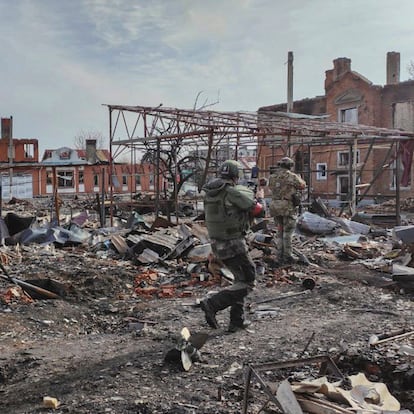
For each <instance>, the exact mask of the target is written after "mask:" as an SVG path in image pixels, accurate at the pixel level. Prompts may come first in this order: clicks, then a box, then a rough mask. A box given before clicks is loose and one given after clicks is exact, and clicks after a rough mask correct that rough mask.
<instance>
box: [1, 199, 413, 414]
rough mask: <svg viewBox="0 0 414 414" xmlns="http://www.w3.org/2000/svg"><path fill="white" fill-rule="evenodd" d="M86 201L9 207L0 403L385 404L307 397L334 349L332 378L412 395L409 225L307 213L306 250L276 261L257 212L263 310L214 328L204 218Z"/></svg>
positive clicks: (33, 408)
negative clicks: (104, 210)
mask: <svg viewBox="0 0 414 414" xmlns="http://www.w3.org/2000/svg"><path fill="white" fill-rule="evenodd" d="M36 203H38V204H39V205H36ZM82 203H83V202H81V201H79V204H76V203H75V202H74V203H73V204H72V208H71V210H70V211H69V212H68V214H63V213H62V216H61V217H59V220H56V219H51V218H50V215H49V213H50V211H49V207H48V205H47V202H46V201H45V200H40V201H39V200H37V201H33V203H31V204H26V203H24V204H23V203H22V204H20V203H19V202H18V200H15V201H14V203H13V204H11V205H8V206H7V209H6V210H3V216H2V218H1V219H0V233H1V239H2V246H1V247H0V263H1V266H2V269H1V273H2V280H1V281H0V311H1V313H2V318H1V321H0V339H1V341H0V353H1V357H0V392H1V394H2V401H1V402H0V411H1V412H8V413H10V414H13V413H21V412H25V413H35V412H41V410H45V409H48V410H49V409H52V410H54V412H57V413H65V412H69V413H70V412H76V413H89V414H90V413H102V412H107V413H111V412H112V413H120V412H122V413H129V412H131V413H195V412H197V413H203V412H205V413H211V412H215V413H230V412H243V410H245V409H246V410H247V409H248V410H249V411H246V412H257V411H258V410H260V409H261V408H263V406H264V405H265V407H264V408H263V412H269V413H271V412H276V411H279V412H280V411H282V412H291V408H292V407H291V406H290V405H289V404H293V406H294V407H295V410H296V411H295V412H300V411H298V410H299V409H300V410H302V411H304V412H315V413H320V412H327V411H326V409H330V410H332V411H331V412H341V413H344V412H347V413H348V412H354V411H353V410H355V409H368V410H370V412H381V411H383V410H384V409H385V408H384V406H381V405H380V408H377V407H372V406H370V407H368V408H367V407H366V406H363V405H360V406H357V405H356V404H358V402H356V403H355V401H354V400H353V399H352V398H353V397H352V398H351V397H349V398H351V400H350V401H351V403H349V404H350V405H349V406H348V407H347V406H346V405H343V401H341V402H338V401H337V400H336V401H327V399H328V396H327V395H325V396H323V397H322V396H321V394H320V392H319V391H317V392H316V394H315V393H314V394H313V395H308V394H306V395H305V394H304V392H303V387H305V388H306V387H308V388H307V389H309V387H313V388H315V384H314V383H313V382H312V381H315V380H316V381H319V383H318V386H319V387H321V383H320V381H322V380H321V378H322V377H323V375H322V374H321V373H320V370H319V369H318V370H317V371H313V370H312V369H310V366H309V359H312V358H322V359H324V358H329V361H332V363H333V364H334V365H335V367H336V369H337V370H338V372H340V374H341V376H342V377H343V378H342V377H341V378H339V379H338V378H332V379H330V380H329V381H328V382H330V383H334V382H335V381H339V380H341V381H342V382H341V383H340V384H339V383H338V384H336V385H335V386H337V387H342V385H343V384H346V381H348V380H349V378H351V379H352V378H355V381H357V383H355V384H356V385H355V386H359V387H360V386H362V385H364V386H365V387H367V389H371V388H372V387H373V389H376V388H375V387H376V385H372V387H371V385H370V384H371V383H374V384H377V383H380V384H382V383H383V384H386V385H387V387H388V391H389V393H390V394H391V396H392V398H393V399H395V400H397V401H398V404H399V405H400V408H398V409H396V408H395V407H396V406H393V409H392V410H391V411H399V410H401V411H402V410H411V411H412V410H413V409H414V406H413V403H412V401H413V398H412V392H411V390H412V389H413V378H414V375H413V373H414V366H413V347H414V342H413V341H414V333H413V302H412V299H413V293H414V277H413V275H414V262H413V260H412V252H413V244H414V226H412V225H410V224H409V223H405V224H404V225H403V226H393V227H388V225H386V226H381V225H379V224H378V223H375V224H372V223H370V222H369V220H359V219H358V220H356V219H354V218H346V217H337V216H334V215H332V214H330V213H329V212H327V211H326V210H324V209H319V214H316V213H312V212H310V211H308V212H305V213H303V214H302V215H301V217H300V218H299V220H298V228H297V232H296V234H295V237H294V253H295V255H296V257H297V261H296V263H294V264H292V265H284V266H280V265H279V263H278V262H277V259H276V258H277V249H276V246H275V243H274V235H275V234H276V228H275V226H274V223H273V220H272V219H271V218H269V217H266V218H264V219H256V221H255V222H254V223H253V225H252V232H251V233H250V234H249V235H248V243H249V246H250V253H251V256H252V258H253V260H254V262H255V264H256V268H257V274H258V276H257V287H256V289H255V290H254V291H253V292H252V294H251V295H249V297H248V303H247V312H248V315H249V319H251V320H252V322H253V324H252V328H248V329H247V330H246V331H243V332H240V333H237V334H233V335H231V334H227V333H226V332H225V330H224V327H225V326H226V324H227V318H228V316H227V315H226V314H220V315H217V316H218V322H219V324H220V326H221V327H223V328H219V329H218V330H211V329H209V327H208V326H207V324H206V322H205V320H204V316H203V313H202V311H201V310H200V308H199V302H200V299H201V298H202V297H204V296H205V295H206V294H209V293H210V292H212V291H216V290H218V289H220V288H221V287H222V286H226V285H228V284H230V283H232V279H233V275H232V274H231V273H230V272H229V271H228V269H226V268H225V267H224V266H223V264H222V263H220V262H218V261H217V260H216V259H215V258H214V257H213V255H212V251H211V247H210V244H209V239H208V235H207V231H206V228H205V226H204V223H203V220H202V219H201V218H200V217H198V216H197V217H182V218H181V219H180V221H179V223H178V222H176V223H173V221H174V220H173V221H170V220H168V219H167V218H165V217H162V216H160V217H158V218H156V217H155V216H154V215H153V214H152V213H149V214H139V213H137V212H136V211H132V212H130V214H129V215H128V216H127V217H126V216H124V215H123V216H122V217H116V218H115V220H114V223H113V225H112V226H107V227H105V226H104V227H102V226H101V225H100V224H99V221H100V218H99V215H98V214H96V212H95V211H90V210H88V209H85V208H84V205H83V204H82ZM61 211H64V210H63V209H62V210H61ZM364 219H366V217H364ZM184 328H185V329H184ZM197 338H198V339H197ZM200 338H201V339H200ZM201 346H202V348H201ZM167 355H168V357H166V356H167ZM312 361H313V360H312ZM318 361H319V360H318ZM281 365H282V366H281ZM274 366H276V367H277V374H275V373H274V372H273V368H274ZM249 367H250V368H251V369H252V370H253V371H252V377H251V383H250V386H249V387H247V385H246V384H247V382H246V378H247V377H246V375H248V372H249ZM262 368H263V370H262ZM255 373H256V374H257V375H256V376H255ZM362 375H363V377H362ZM352 376H354V377H352ZM347 378H348V379H347ZM364 378H366V381H369V383H368V382H364V381H365V379H364ZM344 381H345V382H344ZM361 381H362V382H361ZM330 386H331V385H329V384H328V385H325V387H326V388H329V387H330ZM300 387H302V388H301V389H302V391H298V390H299V388H300ZM269 390H271V391H269ZM348 391H349V389H347V388H346V387H345V389H344V392H348ZM269 392H270V394H269ZM307 392H308V391H307ZM341 392H342V391H341ZM370 392H371V394H370V395H371V396H372V395H377V394H375V392H378V395H379V397H378V398H379V399H378V401H380V398H381V395H382V394H381V392H379V391H370ZM344 395H345V394H344ZM292 396H293V397H292ZM347 398H348V397H347ZM387 398H388V397H387ZM292 401H293V402H292ZM286 404H288V405H286ZM338 404H339V405H338ZM360 404H362V402H360ZM298 407H299V408H298ZM327 407H328V408H327ZM250 410H253V411H250ZM275 410H276V411H275Z"/></svg>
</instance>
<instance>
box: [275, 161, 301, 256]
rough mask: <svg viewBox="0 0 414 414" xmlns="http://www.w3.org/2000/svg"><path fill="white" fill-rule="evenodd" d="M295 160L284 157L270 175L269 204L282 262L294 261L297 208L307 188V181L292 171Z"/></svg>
mask: <svg viewBox="0 0 414 414" xmlns="http://www.w3.org/2000/svg"><path fill="white" fill-rule="evenodd" d="M292 167H293V160H292V159H291V158H289V157H284V158H282V159H281V160H280V161H279V163H278V166H277V168H276V170H275V171H274V172H273V173H272V174H271V175H270V177H269V188H270V190H271V191H272V201H271V203H270V206H269V210H270V214H271V215H272V216H273V218H274V221H275V224H276V225H277V227H278V241H277V245H278V250H279V262H280V263H292V262H293V261H294V258H293V256H292V236H293V232H294V230H295V226H296V219H297V210H298V205H299V204H300V201H299V200H300V192H301V191H302V190H303V189H304V188H305V186H306V183H305V181H304V180H303V179H302V178H301V177H299V175H297V174H295V173H294V172H292V171H290V170H291V168H292Z"/></svg>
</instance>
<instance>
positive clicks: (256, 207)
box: [252, 202, 263, 217]
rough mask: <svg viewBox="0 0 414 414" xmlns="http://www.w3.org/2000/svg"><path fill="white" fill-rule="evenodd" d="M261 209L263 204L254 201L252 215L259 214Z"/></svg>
mask: <svg viewBox="0 0 414 414" xmlns="http://www.w3.org/2000/svg"><path fill="white" fill-rule="evenodd" d="M262 211H263V206H262V205H261V204H260V203H257V202H256V204H255V206H254V207H253V209H252V215H253V217H256V216H259V215H260V213H261V212H262Z"/></svg>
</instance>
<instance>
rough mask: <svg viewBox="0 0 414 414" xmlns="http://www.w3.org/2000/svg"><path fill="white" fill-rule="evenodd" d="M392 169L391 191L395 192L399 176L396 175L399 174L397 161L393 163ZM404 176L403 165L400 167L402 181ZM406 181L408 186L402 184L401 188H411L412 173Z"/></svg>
mask: <svg viewBox="0 0 414 414" xmlns="http://www.w3.org/2000/svg"><path fill="white" fill-rule="evenodd" d="M390 168H391V188H390V189H391V190H395V189H396V188H397V186H396V182H397V174H396V173H397V168H396V163H395V161H393V162H392V164H391V166H390ZM403 174H404V167H403V165H402V164H401V165H400V171H399V177H400V180H401V178H402V176H403ZM406 179H407V182H406V183H405V184H406V185H402V184H401V186H400V188H410V187H411V173H410V174H409V175H407V177H406ZM400 182H401V181H400Z"/></svg>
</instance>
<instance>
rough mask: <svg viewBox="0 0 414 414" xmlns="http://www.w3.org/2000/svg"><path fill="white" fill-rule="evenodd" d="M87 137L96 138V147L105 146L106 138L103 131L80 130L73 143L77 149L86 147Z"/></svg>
mask: <svg viewBox="0 0 414 414" xmlns="http://www.w3.org/2000/svg"><path fill="white" fill-rule="evenodd" d="M87 139H94V140H96V148H100V149H102V148H104V143H105V138H104V136H103V134H102V132H99V131H83V130H81V131H79V132H78V134H77V135H76V136H75V138H74V140H73V143H74V145H75V148H76V149H85V148H86V140H87Z"/></svg>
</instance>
